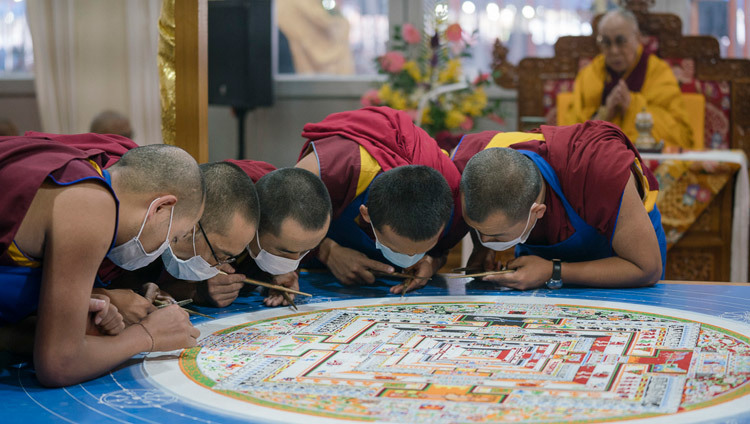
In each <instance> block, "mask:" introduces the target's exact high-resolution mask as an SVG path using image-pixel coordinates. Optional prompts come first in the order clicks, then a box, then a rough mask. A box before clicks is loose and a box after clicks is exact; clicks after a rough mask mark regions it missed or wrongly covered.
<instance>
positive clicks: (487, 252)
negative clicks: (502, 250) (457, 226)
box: [466, 244, 500, 271]
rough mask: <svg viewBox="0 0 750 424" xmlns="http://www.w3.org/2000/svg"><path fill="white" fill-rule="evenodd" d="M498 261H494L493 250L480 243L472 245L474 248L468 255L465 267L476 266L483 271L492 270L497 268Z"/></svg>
mask: <svg viewBox="0 0 750 424" xmlns="http://www.w3.org/2000/svg"><path fill="white" fill-rule="evenodd" d="M499 265H500V264H499V263H497V262H495V251H494V250H492V249H489V248H487V247H484V246H482V245H476V244H475V245H474V250H472V251H471V255H469V260H468V261H467V262H466V267H467V268H478V269H483V270H485V271H494V270H496V269H498V267H499Z"/></svg>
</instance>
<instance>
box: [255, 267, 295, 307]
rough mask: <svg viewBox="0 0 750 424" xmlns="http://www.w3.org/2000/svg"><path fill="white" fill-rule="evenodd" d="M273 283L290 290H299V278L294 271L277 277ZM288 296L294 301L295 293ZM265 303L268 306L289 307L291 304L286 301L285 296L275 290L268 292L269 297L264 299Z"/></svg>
mask: <svg viewBox="0 0 750 424" xmlns="http://www.w3.org/2000/svg"><path fill="white" fill-rule="evenodd" d="M271 282H272V283H274V284H277V285H279V286H284V287H286V288H288V289H294V290H299V277H298V276H297V273H296V272H294V271H292V272H287V273H286V274H281V275H275V276H274V277H273V280H272V281H271ZM287 296H289V299H291V300H294V293H287ZM263 303H265V304H266V306H279V305H284V306H289V302H287V301H286V299H284V295H282V294H281V292H280V291H278V290H273V289H271V290H269V291H268V296H267V297H266V298H265V299H263Z"/></svg>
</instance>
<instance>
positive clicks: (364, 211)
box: [359, 205, 372, 224]
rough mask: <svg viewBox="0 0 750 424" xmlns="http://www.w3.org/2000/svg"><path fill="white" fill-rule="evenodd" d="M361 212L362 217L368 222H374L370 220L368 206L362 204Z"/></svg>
mask: <svg viewBox="0 0 750 424" xmlns="http://www.w3.org/2000/svg"><path fill="white" fill-rule="evenodd" d="M359 214H360V215H362V219H364V220H365V222H367V223H368V224H371V223H372V221H371V220H370V212H368V211H367V206H365V205H360V206H359Z"/></svg>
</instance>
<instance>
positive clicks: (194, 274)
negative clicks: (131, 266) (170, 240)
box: [161, 226, 219, 281]
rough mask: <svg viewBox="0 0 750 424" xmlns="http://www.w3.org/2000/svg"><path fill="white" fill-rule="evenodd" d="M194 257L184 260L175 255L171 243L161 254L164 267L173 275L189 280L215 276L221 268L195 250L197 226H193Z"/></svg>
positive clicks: (206, 278) (200, 279) (201, 279)
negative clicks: (217, 267) (210, 262)
mask: <svg viewBox="0 0 750 424" xmlns="http://www.w3.org/2000/svg"><path fill="white" fill-rule="evenodd" d="M193 255H194V256H193V257H191V258H190V259H187V260H183V259H180V258H178V257H177V256H175V254H174V252H173V251H172V246H171V245H170V246H169V247H168V248H167V250H166V251H165V252H164V253H163V254H162V255H161V260H162V261H163V262H164V267H165V268H166V269H167V272H169V273H170V274H172V276H173V277H175V278H179V279H180V280H187V281H204V280H208V279H209V278H212V277H215V276H216V275H218V274H219V270H218V269H216V267H215V266H212V265H211V264H209V263H208V262H206V260H205V259H203V257H201V256H200V255H198V253H197V252H196V250H195V226H193Z"/></svg>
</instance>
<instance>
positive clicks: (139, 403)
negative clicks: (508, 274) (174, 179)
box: [0, 272, 750, 423]
mask: <svg viewBox="0 0 750 424" xmlns="http://www.w3.org/2000/svg"><path fill="white" fill-rule="evenodd" d="M394 284H396V282H394V281H387V280H382V281H378V282H376V283H375V284H374V285H371V286H342V285H341V284H340V283H339V282H338V281H336V279H335V278H334V277H333V276H331V275H330V274H325V273H307V272H303V273H302V275H301V276H300V290H302V291H304V292H308V293H311V294H313V295H314V296H313V297H312V298H307V297H302V296H298V297H297V298H296V302H297V304H298V305H301V304H304V303H320V302H323V303H325V302H333V301H338V300H346V299H366V298H381V297H397V296H394V295H392V294H390V293H389V291H388V289H389V288H390V287H391V286H392V285H394ZM455 295H468V296H478V295H492V296H514V297H519V296H520V297H524V296H525V297H547V296H554V297H562V298H572V299H589V300H602V301H612V302H625V303H635V304H642V305H654V306H660V307H666V308H673V309H679V310H685V311H693V312H700V313H704V314H707V315H713V316H719V317H722V318H725V319H730V320H735V321H740V322H743V323H746V324H748V323H750V285H748V286H739V285H721V284H711V283H706V284H662V283H660V284H657V285H655V286H653V287H645V288H638V289H591V288H576V287H566V288H563V289H560V290H555V291H552V290H547V289H539V290H532V291H527V292H519V291H504V290H497V289H495V288H494V287H492V286H491V285H490V284H488V283H485V282H481V281H470V282H467V280H460V279H458V280H444V279H442V278H439V277H438V278H435V279H433V281H430V282H429V284H428V285H427V286H426V287H424V288H422V289H420V290H418V291H416V292H414V293H410V294H408V295H407V298H414V300H418V298H419V297H420V296H446V300H449V299H450V296H455ZM262 299H263V297H262V296H261V294H259V293H253V294H251V295H250V296H247V297H240V298H239V299H237V301H235V302H234V303H233V304H232V305H230V306H228V307H226V308H220V309H219V308H208V307H195V310H197V311H199V312H202V313H205V314H209V315H212V316H214V317H217V318H220V317H224V316H227V315H229V314H235V313H242V312H251V311H257V310H262V309H267V308H266V307H265V306H264V305H263V303H262ZM192 320H193V322H194V323H195V324H198V323H201V322H204V321H206V320H207V318H203V317H193V318H192ZM4 359H5V361H4V362H5V363H4V364H3V368H2V370H0V405H1V406H2V408H0V411H1V412H0V422H2V423H21V422H23V423H34V422H45V423H47V422H76V423H79V422H84V423H85V422H96V423H114V422H119V423H123V422H129V423H141V422H144V423H164V422H191V423H210V422H222V423H228V422H247V421H246V420H239V419H238V418H237V417H233V416H229V415H222V414H221V413H220V412H216V411H209V410H206V409H204V408H203V407H200V406H197V405H191V404H189V403H187V402H184V401H182V400H181V399H179V398H176V397H175V396H174V395H172V394H170V393H167V392H164V391H163V390H162V389H160V388H159V387H157V386H155V385H154V384H153V383H151V382H150V381H149V379H148V377H147V376H146V375H145V373H144V370H143V366H142V361H141V360H140V357H134V358H132V359H131V360H129V361H128V362H126V363H125V364H123V365H122V366H120V367H119V368H117V369H116V370H114V371H112V372H110V373H108V374H106V375H104V376H102V377H100V378H97V379H95V380H91V381H88V382H85V383H82V384H78V385H74V386H69V387H65V388H60V389H48V388H43V387H41V386H40V385H39V383H37V381H36V378H35V377H34V370H33V367H32V366H31V365H30V364H29V363H28V358H11V359H12V360H9V359H8V358H4ZM722 422H732V423H740V422H750V416H737V417H732V419H731V420H729V421H727V420H724V421H722Z"/></svg>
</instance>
